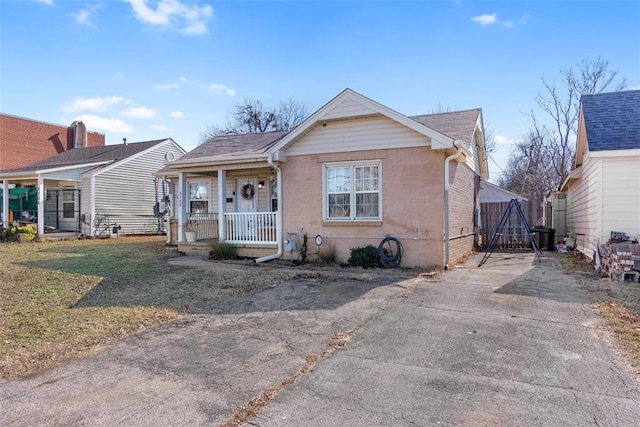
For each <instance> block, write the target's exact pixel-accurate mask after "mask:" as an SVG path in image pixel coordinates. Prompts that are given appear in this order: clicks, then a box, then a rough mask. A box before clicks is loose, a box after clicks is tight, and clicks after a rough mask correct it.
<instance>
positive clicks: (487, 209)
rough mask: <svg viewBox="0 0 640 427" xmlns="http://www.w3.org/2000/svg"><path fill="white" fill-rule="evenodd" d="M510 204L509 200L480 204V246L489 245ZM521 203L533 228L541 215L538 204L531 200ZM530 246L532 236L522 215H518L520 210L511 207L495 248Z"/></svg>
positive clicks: (522, 247)
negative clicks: (521, 217)
mask: <svg viewBox="0 0 640 427" xmlns="http://www.w3.org/2000/svg"><path fill="white" fill-rule="evenodd" d="M508 205H509V202H498V203H481V204H480V227H479V229H480V232H479V237H478V246H479V247H481V248H486V247H487V246H488V245H489V243H490V242H491V239H492V238H493V235H494V234H495V232H496V228H497V227H498V224H499V223H500V219H501V218H502V215H504V212H505V210H506V209H507V206H508ZM520 205H521V207H522V213H523V214H524V216H525V218H526V219H527V223H528V224H529V227H530V228H532V229H533V228H534V227H535V226H536V225H537V223H536V222H537V218H538V217H539V216H540V212H539V209H538V207H537V205H538V204H537V203H535V202H531V201H529V202H520ZM530 247H531V237H530V236H529V235H528V233H527V230H526V229H525V227H524V225H523V223H522V220H521V219H520V215H518V211H517V209H515V207H514V208H513V209H511V214H510V215H509V218H508V219H507V222H506V224H505V226H504V227H503V229H502V231H501V233H500V234H499V235H498V239H497V241H496V243H495V247H494V249H529V248H530Z"/></svg>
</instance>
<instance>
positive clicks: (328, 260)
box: [318, 245, 337, 264]
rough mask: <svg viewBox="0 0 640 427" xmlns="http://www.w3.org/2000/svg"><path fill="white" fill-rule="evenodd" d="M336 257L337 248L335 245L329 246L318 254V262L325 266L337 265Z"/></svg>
mask: <svg viewBox="0 0 640 427" xmlns="http://www.w3.org/2000/svg"><path fill="white" fill-rule="evenodd" d="M336 257H337V254H336V248H334V247H333V245H329V246H327V248H326V249H323V250H321V251H319V252H318V261H320V262H321V263H324V264H335V263H336Z"/></svg>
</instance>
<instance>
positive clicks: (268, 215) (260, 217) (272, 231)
mask: <svg viewBox="0 0 640 427" xmlns="http://www.w3.org/2000/svg"><path fill="white" fill-rule="evenodd" d="M224 219H225V221H226V225H227V239H226V241H227V242H229V243H277V242H278V238H277V235H276V219H277V217H276V212H242V213H240V212H234V213H225V214H224Z"/></svg>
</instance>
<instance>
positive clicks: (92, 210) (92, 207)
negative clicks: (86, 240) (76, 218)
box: [89, 174, 98, 236]
mask: <svg viewBox="0 0 640 427" xmlns="http://www.w3.org/2000/svg"><path fill="white" fill-rule="evenodd" d="M89 186H90V190H89V191H91V194H90V195H89V197H90V198H91V199H90V202H89V221H90V225H89V235H90V236H95V235H96V234H97V231H98V230H97V224H96V221H95V218H96V176H95V174H93V175H91V181H90V182H89Z"/></svg>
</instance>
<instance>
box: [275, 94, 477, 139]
mask: <svg viewBox="0 0 640 427" xmlns="http://www.w3.org/2000/svg"><path fill="white" fill-rule="evenodd" d="M354 107H355V108H354ZM375 116H386V117H388V118H390V119H391V120H394V121H396V122H398V123H400V124H402V125H404V126H406V127H408V128H410V129H413V130H414V131H416V132H418V133H420V134H422V135H425V136H427V137H428V138H429V139H430V140H431V148H432V149H446V148H453V147H454V143H455V138H453V137H451V136H449V135H445V134H443V133H440V132H438V131H436V130H435V129H432V128H430V127H428V126H426V125H424V124H423V123H421V122H419V121H417V120H413V119H411V118H409V117H407V116H405V115H403V114H400V113H398V112H397V111H394V110H392V109H391V108H388V107H385V106H384V105H382V104H380V103H378V102H375V101H373V100H371V99H369V98H367V97H366V96H363V95H361V94H359V93H357V92H355V91H353V90H351V89H349V88H347V89H345V90H343V91H342V92H340V93H339V94H338V95H337V96H336V97H335V98H333V99H332V100H331V101H329V102H327V103H326V104H325V105H324V106H322V107H321V108H320V109H319V110H318V111H316V112H315V113H313V114H312V115H310V116H309V117H307V119H306V120H305V121H304V122H302V123H301V124H300V125H299V126H297V127H296V128H294V129H293V130H292V131H291V132H290V133H289V134H287V135H286V136H285V137H284V138H282V140H281V141H279V142H278V143H277V144H275V146H274V147H273V151H277V150H281V149H283V148H286V147H287V146H288V145H290V144H292V143H293V142H294V141H295V140H296V139H297V138H299V137H300V136H302V135H304V134H305V133H306V132H308V131H309V130H310V129H311V128H313V127H314V126H315V125H316V123H319V122H322V121H328V120H340V119H346V118H353V117H375ZM474 124H475V123H474Z"/></svg>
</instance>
